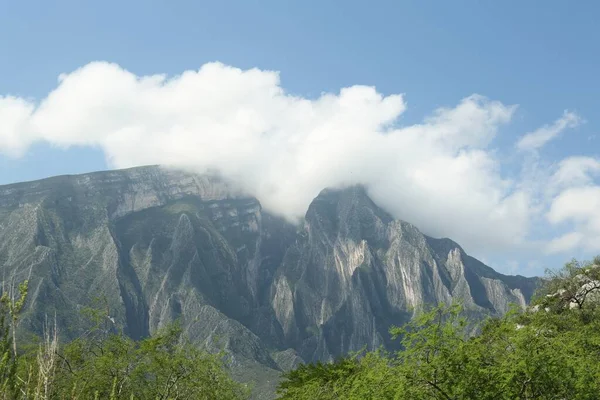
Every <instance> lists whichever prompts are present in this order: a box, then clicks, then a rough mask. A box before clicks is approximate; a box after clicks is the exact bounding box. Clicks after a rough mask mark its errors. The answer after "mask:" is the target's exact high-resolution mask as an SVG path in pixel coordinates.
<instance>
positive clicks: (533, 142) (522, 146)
mask: <svg viewBox="0 0 600 400" xmlns="http://www.w3.org/2000/svg"><path fill="white" fill-rule="evenodd" d="M582 122H583V120H582V119H581V117H580V116H579V115H577V114H576V113H574V112H570V111H565V112H564V114H563V116H562V117H561V118H559V119H557V120H556V121H554V123H552V124H550V125H544V126H542V127H541V128H538V129H536V130H535V131H533V132H530V133H527V134H526V135H524V136H523V137H521V139H519V141H518V142H517V148H518V149H519V150H522V151H532V150H537V149H539V148H540V147H542V146H544V145H545V144H546V143H548V142H549V141H551V140H553V139H556V138H557V137H558V136H560V135H561V134H562V133H563V132H564V131H565V130H567V129H570V128H575V127H577V126H579V125H580V124H581V123H582Z"/></svg>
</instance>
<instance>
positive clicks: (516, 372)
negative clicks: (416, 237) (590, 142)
mask: <svg viewBox="0 0 600 400" xmlns="http://www.w3.org/2000/svg"><path fill="white" fill-rule="evenodd" d="M461 311H462V308H461V307H460V306H459V305H457V304H452V305H443V304H442V305H438V306H437V307H434V308H432V309H431V310H429V311H428V312H424V313H422V314H420V315H417V316H415V318H413V320H412V321H411V322H410V323H408V324H407V325H405V326H403V327H392V328H391V329H390V333H391V334H392V336H393V337H395V338H396V340H400V342H401V345H402V350H401V351H398V352H396V353H392V354H390V353H386V352H384V351H381V350H380V351H375V352H366V353H365V352H362V353H359V354H355V355H352V356H350V357H345V358H342V359H340V360H338V361H336V362H333V363H330V364H322V363H317V364H314V365H302V366H300V367H298V368H297V369H296V370H293V371H290V372H288V373H287V374H286V375H285V376H284V380H283V381H282V383H281V384H280V387H279V389H278V394H279V398H280V399H327V400H330V399H348V400H353V399H356V400H358V399H390V400H391V399H395V400H400V399H407V400H408V399H411V400H426V399H427V400H429V399H431V400H438V399H439V400H459V399H481V400H486V399H489V400H492V399H494V400H502V399H506V400H508V399H511V400H512V399H523V400H524V399H573V400H575V399H577V400H580V399H581V400H584V399H586V400H587V399H589V400H592V399H598V398H600V259H596V260H595V261H594V262H592V263H578V262H576V261H573V262H571V263H569V264H567V265H566V266H565V267H564V268H563V269H562V270H559V271H556V272H549V274H548V277H547V278H546V279H545V280H544V283H543V285H542V287H541V288H540V289H539V290H538V292H537V294H536V296H535V297H534V299H533V301H532V304H531V306H530V307H529V308H527V309H526V310H522V309H519V308H516V307H514V308H513V309H512V310H511V311H510V312H509V313H508V314H506V315H504V316H502V317H499V318H489V319H487V320H485V321H483V322H482V323H481V324H480V326H479V329H478V333H477V334H476V335H472V334H470V332H471V330H470V329H468V326H467V320H466V318H465V317H464V315H463V314H462V312H461Z"/></svg>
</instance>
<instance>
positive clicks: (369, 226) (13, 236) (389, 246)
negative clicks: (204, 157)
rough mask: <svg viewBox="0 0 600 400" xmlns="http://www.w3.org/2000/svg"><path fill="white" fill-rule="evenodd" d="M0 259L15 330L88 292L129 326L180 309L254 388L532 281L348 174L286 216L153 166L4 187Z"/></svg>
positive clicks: (70, 316) (499, 303)
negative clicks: (21, 291)
mask: <svg viewBox="0 0 600 400" xmlns="http://www.w3.org/2000/svg"><path fill="white" fill-rule="evenodd" d="M0 267H1V268H2V276H3V279H4V282H5V285H9V284H10V282H18V281H21V280H24V279H29V280H30V297H29V300H28V304H27V311H26V313H25V318H24V321H23V323H22V325H21V328H22V329H24V330H32V331H36V332H39V331H40V330H41V329H42V326H43V323H44V321H45V319H46V316H54V315H56V318H57V321H58V325H59V327H60V329H61V331H62V334H63V335H64V336H67V337H68V336H75V335H77V334H78V331H79V330H80V329H81V318H80V315H81V309H82V307H85V306H89V305H91V304H96V305H97V304H102V306H103V307H106V308H107V310H108V312H109V314H110V316H111V321H114V324H115V326H118V327H122V328H123V329H124V330H125V332H126V333H127V334H129V335H130V336H132V337H134V338H139V337H143V336H146V335H149V334H151V333H152V332H154V331H155V330H156V329H159V328H160V327H161V326H163V325H165V324H168V323H170V322H172V321H173V320H175V319H180V320H181V322H182V325H183V328H184V330H185V331H186V332H187V334H188V335H189V336H190V338H192V339H193V340H195V341H196V342H198V343H199V344H202V345H206V346H209V347H211V346H220V347H224V348H226V349H227V350H228V351H229V352H230V354H231V357H232V358H231V360H232V365H233V367H234V370H235V371H236V373H237V375H238V376H239V377H240V379H255V378H257V377H258V379H259V380H260V381H261V385H264V387H260V385H259V390H268V386H269V385H272V384H274V382H275V380H276V376H277V373H278V371H280V370H285V369H289V368H293V367H294V366H295V365H297V364H298V363H299V362H305V361H315V360H330V359H332V358H333V357H336V356H338V355H341V354H345V353H347V352H349V351H354V350H359V349H361V348H363V347H364V346H365V345H366V346H367V348H370V349H372V348H376V347H379V346H380V345H385V346H387V347H392V346H393V343H391V342H390V340H389V335H388V334H387V331H388V328H389V326H390V325H400V324H402V323H403V322H405V321H407V320H408V319H410V318H411V317H412V315H413V313H414V312H418V310H419V309H422V308H423V307H424V306H426V305H428V304H436V303H439V302H450V301H452V300H453V299H454V300H460V301H462V302H463V303H464V304H465V306H466V308H467V310H468V311H469V312H470V313H472V314H473V316H474V317H480V316H483V315H486V314H499V313H503V312H505V311H506V310H507V308H508V305H509V304H510V303H517V304H521V305H525V304H526V303H527V302H528V300H529V298H530V297H531V295H532V293H533V290H534V288H535V284H536V280H535V279H531V278H524V277H520V276H505V275H501V274H499V273H497V272H495V271H494V270H492V269H491V268H489V267H487V266H485V265H484V264H482V263H481V262H479V261H477V260H475V259H474V258H472V257H469V256H468V255H467V254H465V252H464V251H463V250H462V249H461V247H460V246H459V245H457V244H456V243H454V242H452V241H451V240H449V239H433V238H430V237H427V236H425V235H423V234H422V233H420V232H419V231H418V229H417V228H415V227H414V226H412V225H410V224H408V223H406V222H403V221H398V220H394V219H393V218H392V217H391V216H390V215H388V214H387V213H386V212H385V211H383V210H382V209H380V208H379V207H377V205H375V204H374V203H373V202H372V201H371V200H370V199H369V197H368V195H367V192H366V191H365V189H364V188H362V187H359V186H356V187H350V188H346V189H340V190H330V189H327V190H324V191H323V192H322V193H321V194H320V195H319V196H318V197H317V198H316V199H315V200H314V201H313V203H312V204H311V205H310V208H309V209H308V211H307V213H306V217H305V219H304V221H303V222H302V223H301V224H300V225H299V226H295V225H292V224H290V223H288V222H286V221H285V220H283V219H281V218H278V217H276V216H273V215H270V214H269V213H268V212H265V211H264V210H262V209H261V207H260V204H259V202H258V201H257V200H256V199H254V198H251V197H248V196H244V195H243V194H242V193H240V192H237V191H236V190H235V189H234V188H232V187H231V186H229V185H227V184H226V183H225V182H223V181H222V180H220V179H218V178H215V177H211V176H198V175H194V174H188V173H184V172H179V171H171V170H166V169H162V168H160V167H141V168H134V169H129V170H121V171H110V172H97V173H91V174H85V175H78V176H62V177H55V178H50V179H45V180H40V181H36V182H27V183H20V184H14V185H7V186H0ZM98 299H100V303H98ZM111 323H112V322H111ZM250 371H251V373H249V372H250Z"/></svg>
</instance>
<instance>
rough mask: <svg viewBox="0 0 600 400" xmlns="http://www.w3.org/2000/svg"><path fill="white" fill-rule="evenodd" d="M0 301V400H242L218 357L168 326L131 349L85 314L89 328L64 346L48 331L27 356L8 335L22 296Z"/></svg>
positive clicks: (98, 316) (99, 319) (101, 317)
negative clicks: (88, 321)
mask: <svg viewBox="0 0 600 400" xmlns="http://www.w3.org/2000/svg"><path fill="white" fill-rule="evenodd" d="M12 292H13V291H8V292H7V293H3V295H2V297H1V299H0V357H1V358H0V399H2V400H17V399H19V400H20V399H23V400H24V399H34V400H49V399H71V400H86V399H94V400H95V399H110V400H117V399H124V400H125V399H126V400H134V399H139V400H142V399H148V400H159V399H160V400H174V399H223V400H237V399H245V398H247V397H248V390H247V389H246V388H245V387H244V386H242V385H240V384H238V383H235V382H234V381H233V380H232V379H231V378H230V377H229V376H228V374H227V372H226V371H225V368H224V365H223V363H222V358H223V355H222V354H209V353H206V352H204V351H202V350H200V349H198V348H197V347H196V346H194V345H192V344H191V343H188V342H186V341H185V339H184V338H183V335H182V332H181V330H180V329H179V328H178V327H177V326H176V325H175V326H170V327H168V328H165V329H164V330H162V331H161V332H158V333H157V334H156V335H154V336H152V337H150V338H147V339H144V340H141V341H138V342H135V341H133V340H131V339H130V338H128V337H126V336H125V335H123V334H122V333H119V332H117V331H116V330H115V329H114V327H112V321H111V320H110V318H109V316H108V315H106V314H102V313H101V312H99V311H96V310H87V311H88V312H87V316H88V317H89V318H88V319H89V320H90V321H91V322H92V323H91V327H90V328H89V329H88V330H87V331H86V332H85V334H84V335H82V336H81V337H79V338H78V339H75V340H73V341H71V342H69V343H67V344H65V345H64V346H62V345H61V344H59V340H58V335H57V331H56V327H52V326H50V325H48V324H47V327H46V329H45V335H44V338H43V339H42V340H41V341H40V343H39V344H38V346H33V347H34V349H33V350H32V351H25V350H24V348H26V347H32V346H23V347H22V348H18V347H17V343H16V335H15V330H16V326H17V324H18V322H19V312H20V311H21V308H22V307H23V304H24V300H25V297H26V295H27V282H25V283H23V284H21V285H20V286H19V290H18V296H13V295H12Z"/></svg>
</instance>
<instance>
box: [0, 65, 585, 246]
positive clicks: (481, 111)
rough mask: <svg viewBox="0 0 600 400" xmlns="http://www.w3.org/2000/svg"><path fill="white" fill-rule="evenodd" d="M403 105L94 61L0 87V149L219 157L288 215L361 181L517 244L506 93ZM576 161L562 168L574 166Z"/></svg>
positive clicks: (569, 120) (404, 214) (542, 135)
mask: <svg viewBox="0 0 600 400" xmlns="http://www.w3.org/2000/svg"><path fill="white" fill-rule="evenodd" d="M405 110H406V103H405V101H404V97H403V95H401V94H394V95H389V96H384V95H382V94H380V93H379V92H377V90H376V89H375V88H374V87H370V86H351V87H347V88H342V89H341V90H340V91H339V92H338V93H324V94H322V95H321V96H320V97H318V98H315V99H309V98H304V97H300V96H293V95H291V94H288V93H287V92H286V91H285V90H284V88H283V87H282V86H281V85H280V79H279V74H278V73H277V72H274V71H264V70H259V69H249V70H241V69H238V68H234V67H231V66H227V65H224V64H221V63H209V64H205V65H203V66H202V67H201V68H200V69H199V70H195V71H185V72H184V73H182V74H181V75H178V76H174V77H167V76H166V75H151V76H136V75H135V74H133V73H131V72H129V71H126V70H124V69H122V68H121V67H120V66H118V65H116V64H111V63H106V62H94V63H90V64H87V65H85V66H83V67H81V68H79V69H78V70H76V71H74V72H71V73H68V74H62V75H61V76H60V77H59V81H58V84H57V87H56V88H55V89H54V90H53V91H52V92H50V93H49V94H48V95H47V96H46V97H45V98H44V99H41V101H40V102H39V103H37V104H34V103H33V102H31V101H29V100H25V99H21V98H15V97H7V96H5V97H2V96H1V95H0V153H4V154H6V155H9V156H14V157H18V156H20V155H22V154H24V152H26V151H27V148H28V147H29V146H30V145H32V144H33V143H35V142H40V141H43V142H47V143H51V144H53V145H56V146H64V147H69V146H95V147H99V148H101V149H102V150H103V151H104V153H105V155H106V158H107V160H108V162H109V164H110V165H111V166H113V167H117V168H120V167H130V166H135V165H145V164H163V165H166V166H171V167H176V168H184V169H187V170H192V171H197V172H205V171H207V170H217V171H219V172H220V173H221V174H223V175H224V176H226V177H227V178H229V179H231V180H233V181H234V182H236V183H237V184H238V185H240V187H241V188H243V189H244V190H246V191H247V192H248V193H249V194H252V195H254V196H256V197H257V198H259V200H260V201H261V203H262V204H263V206H264V207H265V208H267V209H269V210H270V211H272V212H275V213H278V214H280V215H284V216H286V217H287V218H289V219H291V220H295V219H297V218H298V217H300V216H302V215H303V214H304V212H305V211H306V209H307V206H308V204H309V203H310V201H311V200H312V199H313V198H314V197H315V196H316V195H317V194H318V193H319V191H320V190H322V189H323V188H325V187H336V186H343V185H347V184H355V183H361V184H364V185H366V186H367V187H368V189H369V192H370V194H371V196H372V197H373V198H374V200H375V201H377V202H378V203H379V204H381V205H382V206H383V207H384V208H386V209H387V210H388V211H390V212H391V213H392V214H394V215H395V216H396V217H398V218H402V219H405V220H407V221H410V222H412V223H414V224H415V225H417V226H418V227H419V228H421V229H422V230H423V231H425V232H426V233H428V234H431V235H436V236H448V237H452V238H453V239H455V240H457V241H458V242H460V243H461V244H464V246H465V247H466V248H468V249H478V250H479V249H481V251H486V250H488V249H489V250H501V249H506V248H508V247H511V246H519V245H521V244H522V243H523V242H524V241H525V240H526V238H527V236H528V234H529V232H530V225H531V223H532V218H534V217H535V215H533V214H534V211H532V210H533V207H532V203H533V202H534V201H535V200H536V199H535V196H536V194H535V193H533V194H532V193H531V192H530V191H527V190H523V189H521V186H522V185H519V182H516V181H515V179H514V178H512V179H509V177H506V176H504V174H503V171H502V165H501V163H500V162H499V160H498V159H497V157H496V156H495V149H491V148H490V143H491V142H492V140H493V139H494V137H495V136H496V135H497V133H498V130H499V128H500V127H501V126H502V125H505V124H507V123H509V122H510V120H511V118H512V116H513V114H514V112H515V110H516V106H514V105H504V104H502V103H501V102H498V101H493V100H490V99H488V98H486V97H484V96H480V95H472V96H469V97H466V98H464V99H462V100H460V101H459V102H458V104H456V105H455V106H453V107H444V108H440V109H437V110H432V113H431V115H430V116H429V117H427V118H425V119H424V120H423V121H422V122H421V123H418V124H413V125H404V126H403V125H401V123H400V116H401V115H402V113H403V112H404V111H405ZM579 123H580V118H579V117H578V116H577V115H575V114H573V113H565V114H564V115H563V116H562V117H561V118H560V119H559V120H557V121H556V122H554V123H553V124H551V125H548V126H544V127H542V128H540V129H538V130H536V131H535V132H532V133H530V134H528V135H525V136H524V137H523V138H522V139H521V140H520V141H519V144H518V145H517V146H518V148H519V149H535V148H538V147H540V146H541V145H543V144H544V143H545V142H547V141H548V140H551V139H552V138H554V137H556V136H557V135H559V134H560V132H561V131H563V130H564V129H567V128H569V127H574V126H576V125H577V124H579ZM573 163H574V161H573V162H572V168H571V170H569V168H568V166H564V167H563V172H560V173H557V178H556V179H557V180H558V181H560V180H561V179H562V180H565V179H566V178H565V176H567V175H569V174H571V175H573V174H575V175H576V174H577V172H576V171H575V169H577V165H575V166H573ZM583 164H584V165H583V166H581V168H584V167H585V168H588V169H590V168H592V169H593V168H595V167H594V166H593V165H592V164H591V163H589V162H588V163H585V162H584V163H583ZM561 174H562V175H561ZM579 179H583V178H581V177H580V178H579ZM561 215H562V214H561ZM565 218H566V217H565Z"/></svg>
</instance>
